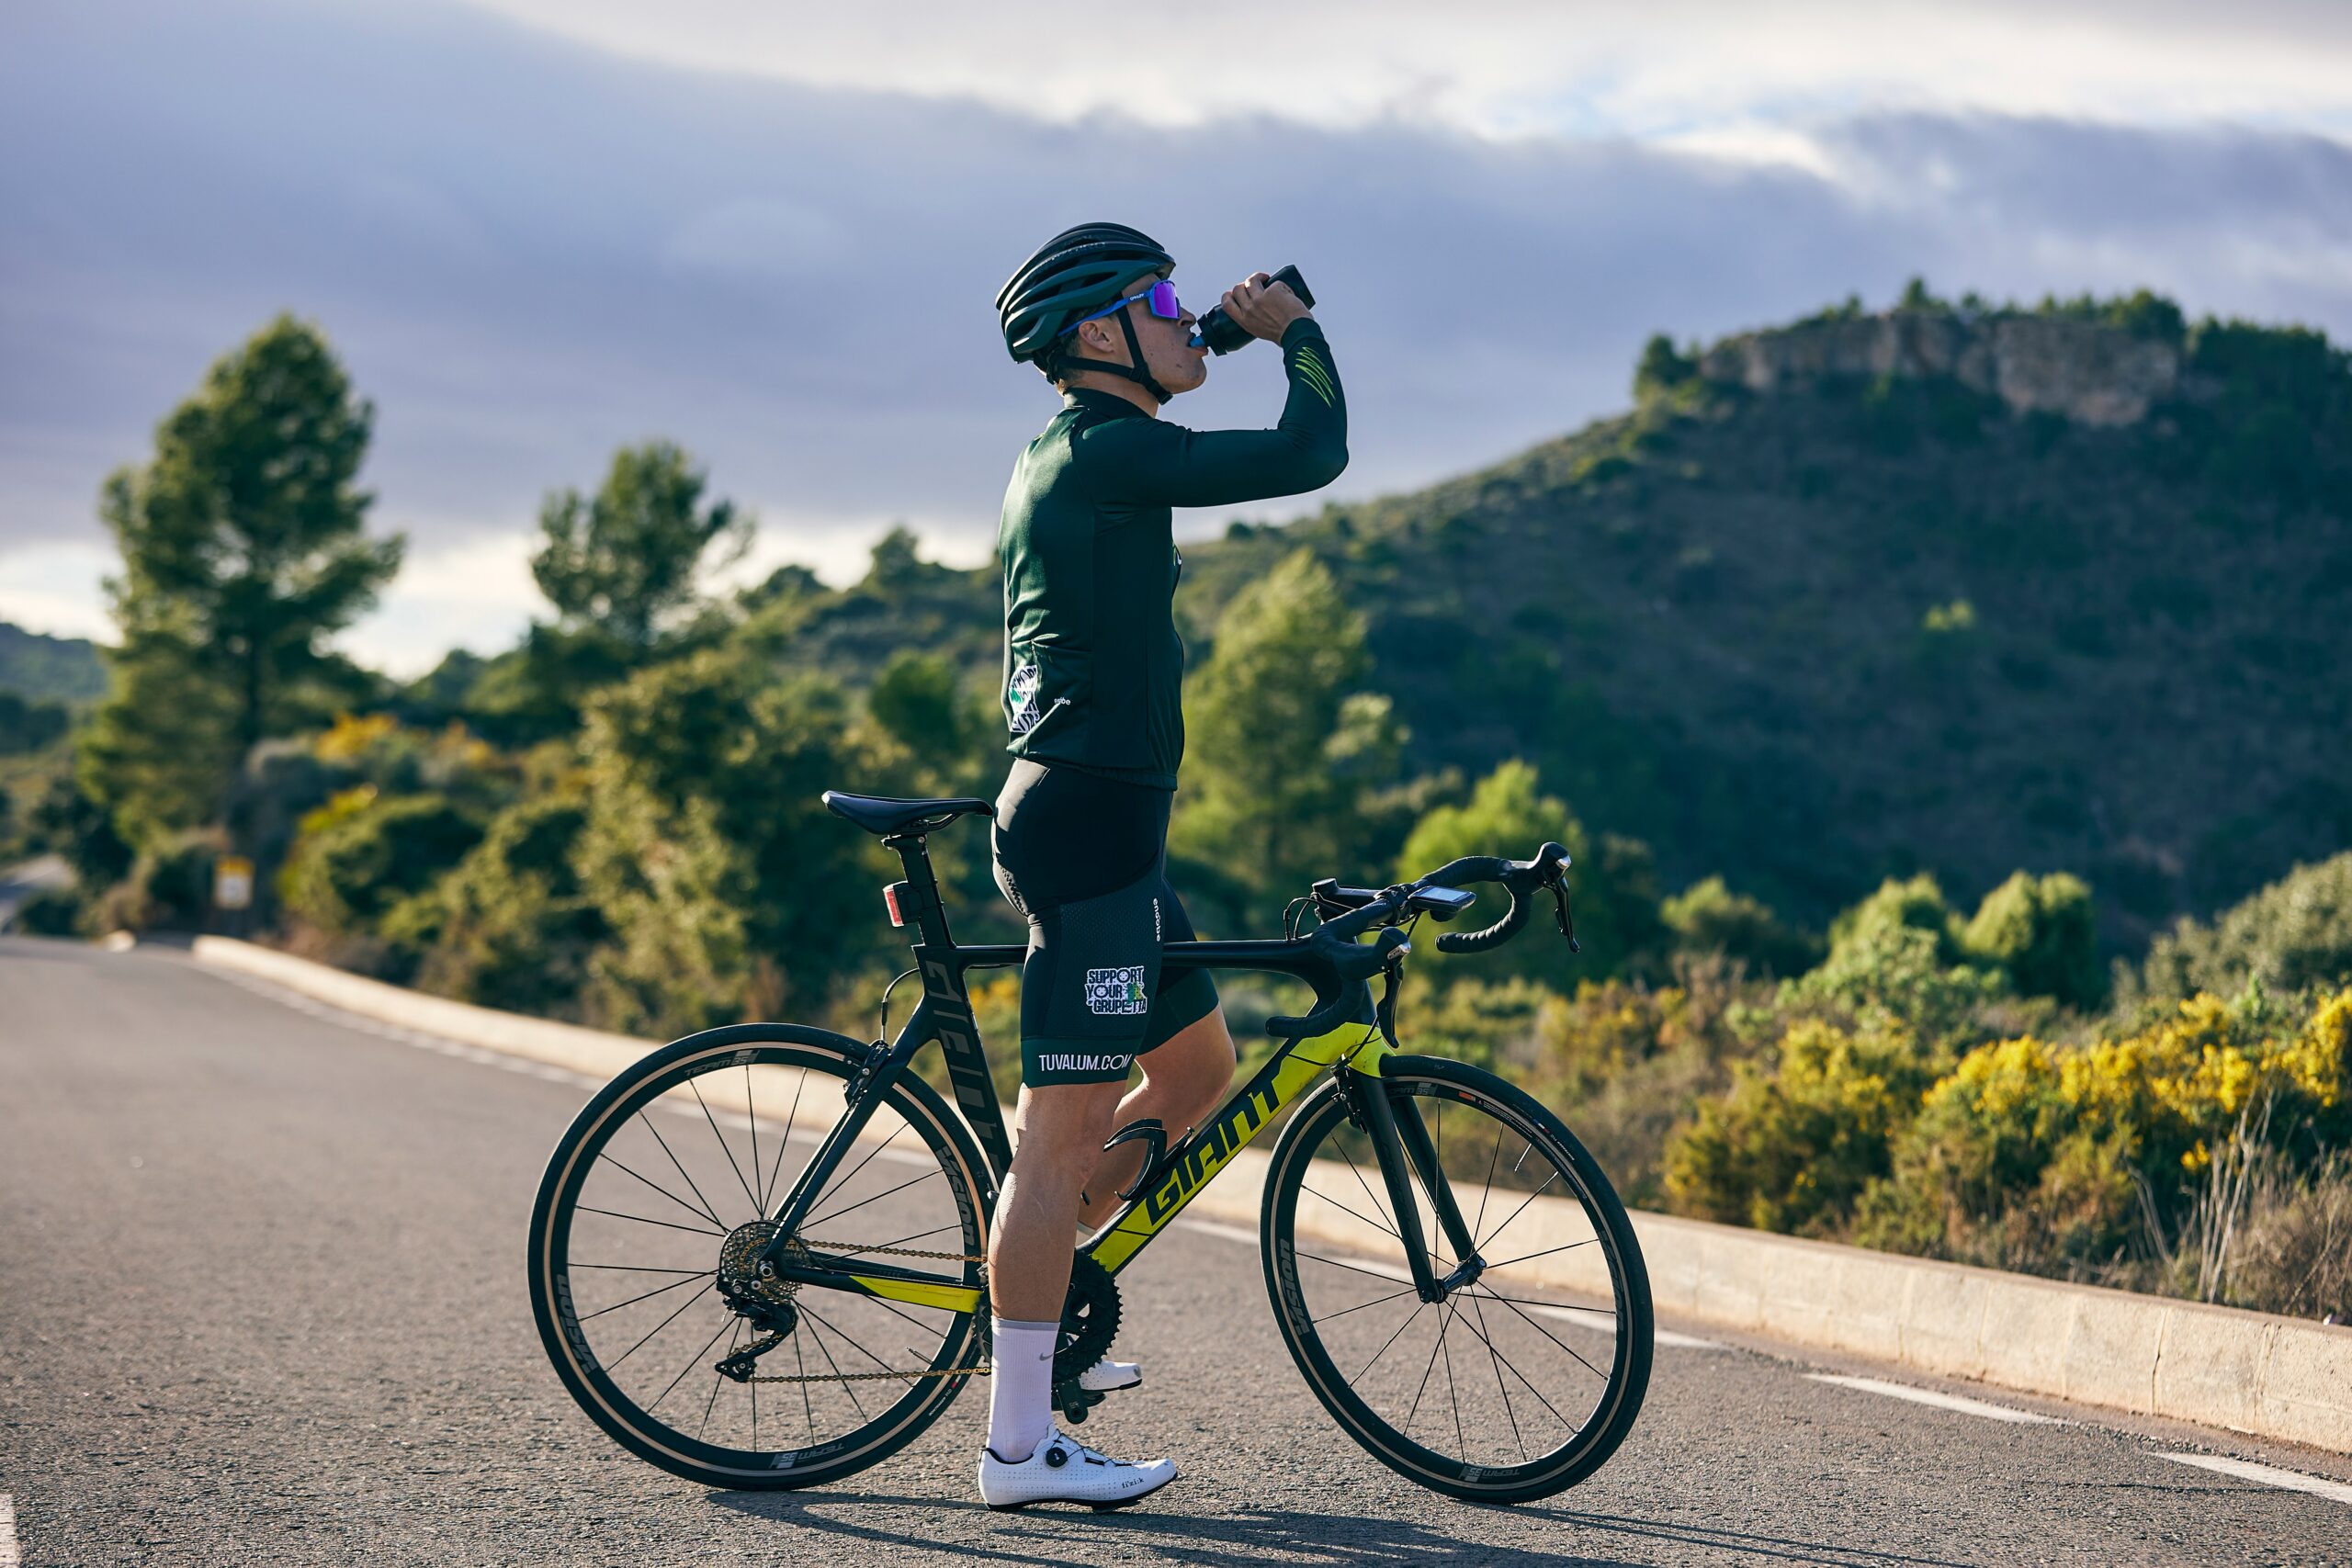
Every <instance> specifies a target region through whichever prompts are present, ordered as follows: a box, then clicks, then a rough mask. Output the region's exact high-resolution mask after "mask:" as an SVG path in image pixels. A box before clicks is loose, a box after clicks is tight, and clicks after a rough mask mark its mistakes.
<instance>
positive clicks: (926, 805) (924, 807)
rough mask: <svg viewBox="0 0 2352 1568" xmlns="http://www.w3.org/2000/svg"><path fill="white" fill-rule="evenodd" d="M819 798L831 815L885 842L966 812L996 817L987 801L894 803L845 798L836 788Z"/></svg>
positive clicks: (872, 797) (886, 799) (885, 799)
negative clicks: (879, 837) (848, 821)
mask: <svg viewBox="0 0 2352 1568" xmlns="http://www.w3.org/2000/svg"><path fill="white" fill-rule="evenodd" d="M821 798H822V799H823V801H824V803H825V806H826V808H827V809H829V810H830V811H831V812H832V814H833V815H834V816H836V817H845V818H849V820H851V821H852V822H854V823H856V824H857V825H858V826H859V827H861V828H863V829H865V830H866V831H867V832H869V833H874V834H878V835H879V836H881V837H882V838H885V839H888V838H894V837H897V836H898V835H900V834H903V833H908V832H926V833H927V832H929V831H930V830H931V829H933V828H938V827H943V826H944V825H945V824H947V823H949V822H952V821H954V820H955V819H956V818H958V817H961V816H963V815H964V814H965V813H967V812H972V811H977V812H978V813H979V814H980V815H981V816H983V817H993V816H995V815H996V806H995V804H994V803H993V802H990V801H986V800H972V799H959V800H896V799H893V798H891V797H890V796H888V795H845V794H843V793H842V791H840V790H837V789H829V790H827V791H826V792H825V793H824V795H822V796H821Z"/></svg>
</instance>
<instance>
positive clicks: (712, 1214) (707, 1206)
mask: <svg viewBox="0 0 2352 1568" xmlns="http://www.w3.org/2000/svg"><path fill="white" fill-rule="evenodd" d="M695 1092H697V1093H699V1092H701V1091H700V1090H696V1091H695ZM637 1119H638V1120H639V1122H645V1130H646V1131H647V1132H649V1133H650V1134H653V1141H654V1142H655V1143H657V1144H659V1145H662V1153H663V1154H665V1155H669V1156H670V1164H671V1165H672V1166H673V1167H675V1168H676V1170H677V1172H678V1174H679V1175H680V1176H681V1177H684V1178H685V1183H686V1189H687V1190H688V1191H690V1192H692V1193H693V1194H694V1195H695V1197H697V1198H702V1205H703V1217H704V1218H705V1219H707V1220H708V1221H709V1222H710V1223H711V1224H715V1225H717V1226H718V1228H719V1229H721V1230H725V1229H726V1228H727V1222H726V1221H725V1220H722V1219H720V1218H719V1217H718V1204H716V1203H713V1202H712V1201H710V1200H709V1199H708V1198H705V1197H703V1190H702V1189H701V1188H699V1187H697V1186H695V1179H694V1178H693V1177H691V1176H687V1175H686V1168H685V1167H684V1166H683V1165H679V1164H678V1156H677V1155H676V1154H675V1153H673V1151H672V1149H671V1147H670V1140H669V1139H667V1138H665V1137H663V1136H662V1129H661V1128H659V1127H656V1126H655V1125H654V1124H653V1123H652V1122H648V1121H646V1116H645V1112H644V1111H639V1112H638V1113H637ZM613 1163H614V1164H616V1165H617V1164H619V1163H620V1162H619V1161H618V1160H616V1161H614V1162H613Z"/></svg>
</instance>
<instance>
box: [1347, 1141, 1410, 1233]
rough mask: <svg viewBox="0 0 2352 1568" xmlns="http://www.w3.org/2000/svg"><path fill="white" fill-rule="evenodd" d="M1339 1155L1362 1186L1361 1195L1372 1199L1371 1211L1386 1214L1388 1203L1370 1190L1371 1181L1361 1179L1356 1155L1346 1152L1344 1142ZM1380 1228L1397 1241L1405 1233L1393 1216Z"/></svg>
mask: <svg viewBox="0 0 2352 1568" xmlns="http://www.w3.org/2000/svg"><path fill="white" fill-rule="evenodd" d="M1340 1158H1342V1159H1344V1160H1346V1161H1347V1162H1348V1168H1349V1169H1350V1170H1352V1171H1354V1172H1355V1173H1356V1185H1357V1186H1358V1187H1361V1188H1363V1195H1364V1196H1365V1197H1367V1198H1369V1199H1371V1200H1372V1212H1373V1213H1375V1214H1387V1213H1388V1205H1387V1204H1385V1203H1383V1202H1382V1201H1380V1194H1379V1193H1377V1192H1374V1190H1372V1183H1371V1182H1369V1181H1366V1180H1365V1179H1363V1170H1362V1169H1361V1168H1358V1167H1357V1165H1356V1156H1353V1155H1351V1154H1350V1153H1348V1149H1347V1145H1345V1144H1342V1145H1340ZM1380 1228H1381V1229H1382V1230H1385V1231H1386V1232H1387V1233H1388V1234H1389V1235H1393V1236H1395V1237H1396V1238H1397V1240H1399V1241H1402V1240H1404V1239H1405V1233H1404V1231H1403V1230H1402V1229H1400V1228H1399V1226H1398V1224H1397V1221H1396V1220H1395V1218H1394V1216H1391V1217H1390V1223H1389V1224H1385V1225H1383V1226H1381V1227H1380Z"/></svg>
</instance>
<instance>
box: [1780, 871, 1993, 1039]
mask: <svg viewBox="0 0 2352 1568" xmlns="http://www.w3.org/2000/svg"><path fill="white" fill-rule="evenodd" d="M1958 927H1959V919H1958V917H1957V916H1956V915H1954V914H1953V912H1952V909H1951V905H1949V904H1947V903H1946V902H1945V901H1944V896H1943V890H1942V889H1941V888H1939V887H1938V886H1936V882H1935V879H1934V878H1933V877H1931V876H1927V875H1924V874H1923V875H1919V876H1915V877H1913V878H1911V879H1910V880H1909V881H1907V882H1897V881H1895V880H1894V879H1892V878H1889V879H1888V880H1887V881H1886V882H1885V883H1883V884H1882V885H1881V886H1880V887H1879V890H1878V891H1877V892H1875V893H1873V894H1871V896H1870V897H1868V898H1865V899H1863V900H1862V901H1861V902H1860V903H1859V904H1857V905H1855V906H1854V907H1853V908H1850V909H1848V910H1847V911H1846V912H1845V913H1844V914H1842V915H1839V916H1838V919H1836V920H1834V921H1833V922H1831V924H1830V928H1829V956H1828V957H1827V958H1826V959H1825V960H1823V961H1822V963H1821V964H1820V966H1819V967H1818V968H1815V969H1813V970H1811V971H1809V972H1808V973H1806V974H1805V975H1804V976H1801V977H1800V978H1798V979H1795V980H1792V981H1788V982H1785V983H1784V984H1783V985H1782V986H1781V994H1780V1005H1781V1007H1783V1008H1785V1009H1792V1010H1797V1011H1821V1010H1829V1011H1831V1012H1833V1013H1836V1014H1839V1015H1844V1016H1850V1017H1851V1018H1853V1019H1855V1020H1857V1021H1860V1022H1862V1023H1864V1024H1867V1025H1869V1026H1871V1027H1873V1028H1894V1029H1899V1030H1902V1031H1905V1032H1908V1033H1909V1035H1910V1036H1911V1037H1912V1038H1913V1039H1915V1040H1917V1042H1919V1043H1920V1045H1921V1046H1922V1047H1923V1048H1925V1049H1927V1050H1928V1051H1929V1052H1931V1053H1932V1052H1939V1051H1941V1050H1943V1049H1946V1048H1948V1047H1950V1046H1952V1045H1955V1044H1957V1043H1961V1042H1962V1041H1963V1040H1964V1039H1965V1038H1966V1037H1968V1036H1969V1035H1970V1034H1971V1033H1974V1034H1975V1037H1976V1038H1978V1039H1982V1038H1983V1037H1984V1035H1983V1032H1982V1031H1983V1030H1984V1029H1985V1023H1984V1018H1985V1012H1986V1010H1988V1009H1990V1008H1992V1007H1994V1006H1996V1004H1998V1003H2000V1002H2001V1001H2003V1000H2004V999H2005V998H2007V997H2008V996H2009V995H2010V991H2009V985H2008V979H2007V976H2005V975H2004V974H2002V973H2001V972H2000V971H1999V970H1997V969H1993V968H1989V967H1985V966H1981V965H1979V964H1973V963H1971V962H1969V954H1968V952H1967V950H1966V948H1965V947H1964V946H1963V945H1962V942H1961V941H1960V938H1959V935H1958Z"/></svg>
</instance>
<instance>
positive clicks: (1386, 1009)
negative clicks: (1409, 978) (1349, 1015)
mask: <svg viewBox="0 0 2352 1568" xmlns="http://www.w3.org/2000/svg"><path fill="white" fill-rule="evenodd" d="M1408 945H1409V944H1408ZM1403 951H1404V949H1399V950H1398V952H1399V953H1402V952H1403ZM1404 979H1405V966H1404V965H1403V964H1395V963H1392V964H1389V965H1388V967H1387V968H1385V969H1384V970H1383V971H1381V983H1380V1003H1379V1005H1378V1006H1376V1007H1374V1009H1373V1010H1372V1017H1373V1021H1374V1022H1375V1023H1377V1024H1379V1025H1380V1033H1381V1037H1382V1038H1383V1039H1385V1040H1386V1041H1387V1042H1388V1048H1389V1049H1390V1050H1392V1051H1402V1050H1403V1049H1404V1048H1405V1047H1404V1046H1403V1045H1401V1044H1399V1043H1397V988H1398V987H1400V986H1402V985H1403V984H1404Z"/></svg>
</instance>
